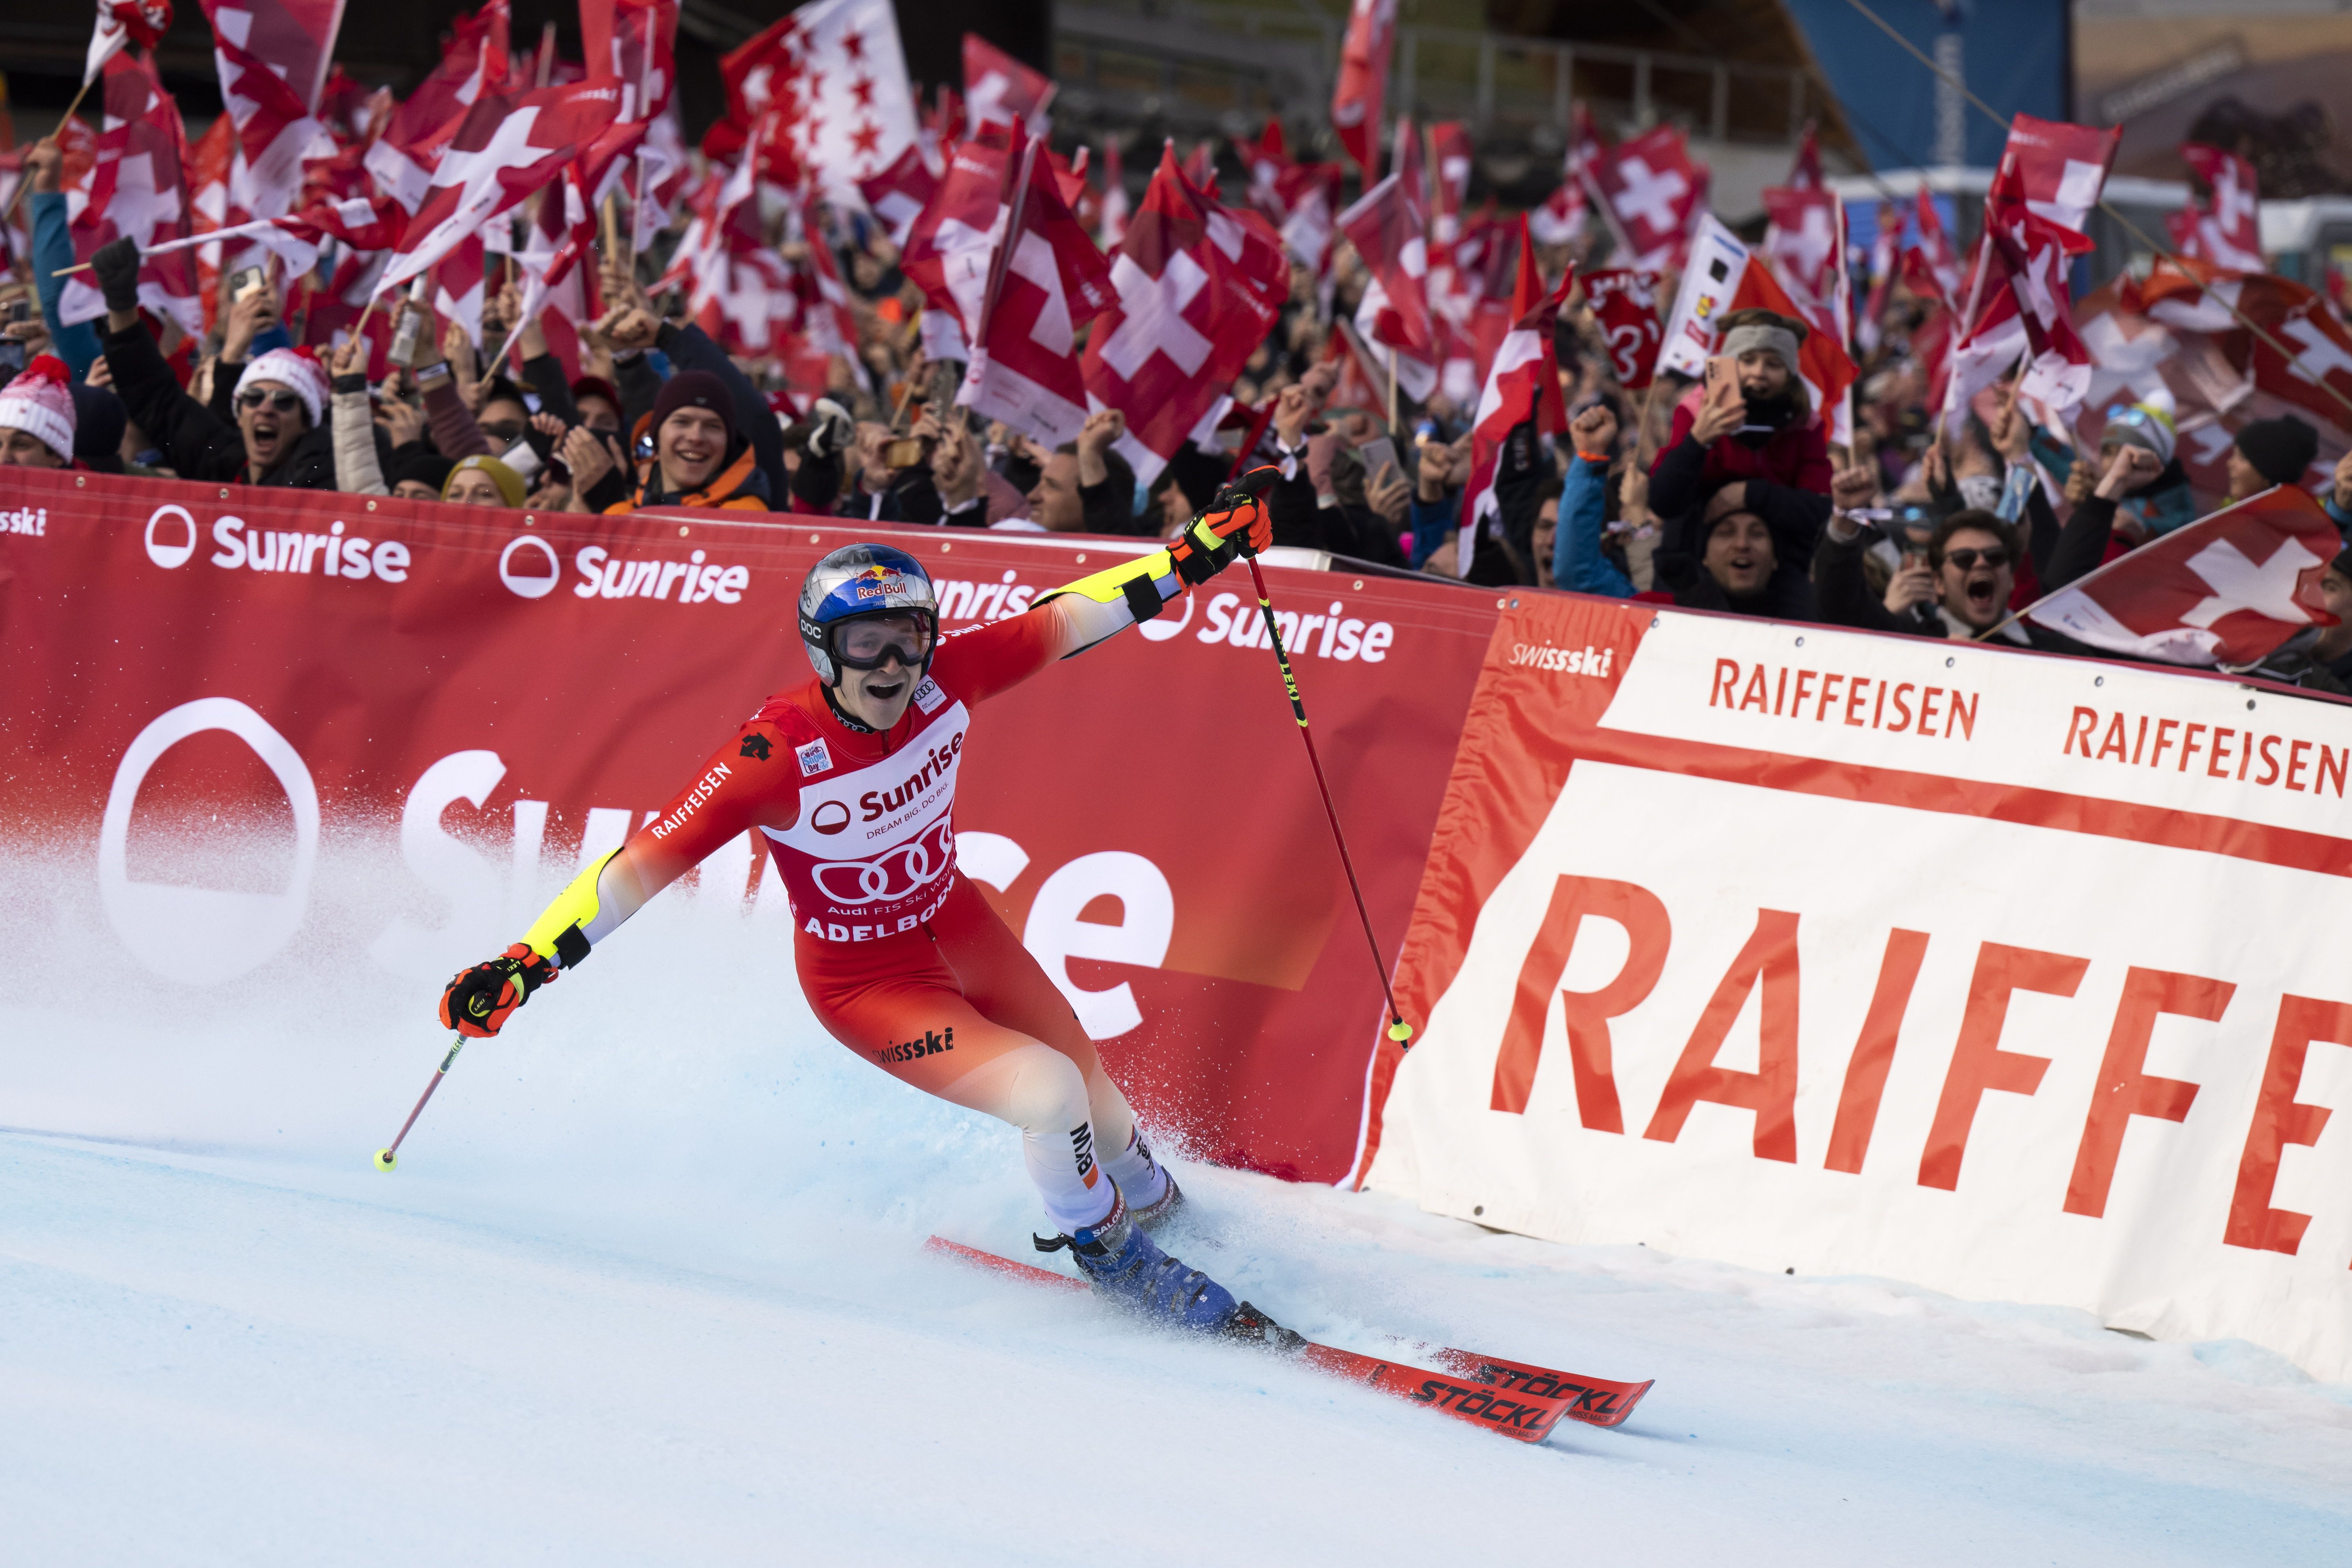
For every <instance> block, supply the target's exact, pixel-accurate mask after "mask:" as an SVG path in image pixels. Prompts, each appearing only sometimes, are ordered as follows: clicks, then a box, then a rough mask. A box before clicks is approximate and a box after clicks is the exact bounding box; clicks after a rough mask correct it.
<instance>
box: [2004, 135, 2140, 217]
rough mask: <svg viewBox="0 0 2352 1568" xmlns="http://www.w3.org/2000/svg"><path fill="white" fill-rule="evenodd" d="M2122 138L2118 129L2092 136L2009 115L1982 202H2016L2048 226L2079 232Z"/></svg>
mask: <svg viewBox="0 0 2352 1568" xmlns="http://www.w3.org/2000/svg"><path fill="white" fill-rule="evenodd" d="M2123 134H2124V133H2123V130H2122V128H2121V127H2120V126H2117V127H2115V128H2113V129H2110V130H2106V131H2095V130H2093V129H2092V128H2091V127H2089V126H2087V125H2069V124H2067V123H2066V122H2065V121H2060V120H2037V119H2035V118H2034V117H2033V116H2032V115H2031V114H2020V115H2015V116H2012V117H2011V120H2010V122H2009V141H2008V142H2007V144H2006V145H2004V146H2003V147H2002V148H2001V153H2000V167H1999V168H1998V169H1996V170H1994V171H1993V183H1992V189H1991V191H1990V193H1989V195H1988V196H1987V199H1988V200H2000V199H2002V198H2003V197H2007V198H2008V199H2011V200H2016V201H2022V202H2023V203H2025V205H2027V206H2028V207H2029V208H2031V209H2032V211H2033V212H2035V213H2037V214H2039V215H2040V216H2042V217H2044V218H2047V219H2048V220H2049V221H2050V222H2052V223H2054V224H2057V225H2058V226H2061V227H2063V228H2073V229H2079V228H2081V227H2082V226H2083V225H2084V222H2085V221H2087V220H2088V219H2089V217H2090V216H2091V209H2092V208H2093V207H2095V206H2096V205H2099V190H2100V187H2102V186H2103V185H2105V184H2106V179H2107V171H2108V169H2110V168H2112V167H2113V166H2114V164H2115V161H2116V146H2117V144H2118V143H2120V142H2122V141H2123Z"/></svg>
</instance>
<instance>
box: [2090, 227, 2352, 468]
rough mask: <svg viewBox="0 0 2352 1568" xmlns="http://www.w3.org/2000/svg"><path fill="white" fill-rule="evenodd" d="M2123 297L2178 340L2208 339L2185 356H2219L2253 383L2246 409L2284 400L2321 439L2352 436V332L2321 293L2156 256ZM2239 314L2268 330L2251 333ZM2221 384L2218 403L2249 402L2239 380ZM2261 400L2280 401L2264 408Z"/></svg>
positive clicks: (2277, 406) (2254, 412) (2192, 359)
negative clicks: (2316, 429) (2338, 434)
mask: <svg viewBox="0 0 2352 1568" xmlns="http://www.w3.org/2000/svg"><path fill="white" fill-rule="evenodd" d="M2121 296H2122V302H2123V303H2124V304H2125V305H2126V307H2127V308H2128V309H2130V310H2137V311H2140V312H2143V313H2145V314H2146V315H2147V317H2148V318H2149V319H2150V320H2152V321H2158V322H2161V323H2162V324H2163V325H2164V326H2165V327H2166V328H2167V329H2168V331H2169V332H2170V333H2171V334H2172V336H2174V337H2175V338H2179V339H2183V340H2187V341H2194V339H2195V338H2198V337H2201V338H2203V339H2204V340H2205V342H2204V343H2201V344H2200V345H2199V347H2200V350H2201V351H2202V352H2201V353H2198V354H2196V355H2189V354H2183V355H2181V356H2180V361H2181V363H2182V365H2183V367H2184V368H2190V369H2194V368H2196V367H2197V366H2198V365H2199V364H2200V363H2203V362H2205V361H2208V360H2209V359H2210V360H2218V361H2219V362H2220V363H2221V365H2222V366H2224V367H2226V368H2227V369H2228V370H2230V371H2232V372H2234V373H2236V374H2237V376H2238V377H2240V378H2242V380H2243V381H2251V382H2252V391H2253V393H2254V394H2255V395H2256V397H2255V399H2254V400H2253V403H2252V404H2250V405H2248V406H2247V407H2246V408H2244V409H2243V410H2242V412H2244V413H2246V414H2248V415H2251V416H2255V417H2262V416H2267V415H2268V414H2270V413H2273V412H2280V411H2283V408H2282V406H2281V405H2284V406H2285V407H2291V408H2292V409H2293V410H2294V412H2296V413H2298V414H2300V415H2301V416H2304V417H2305V419H2306V420H2310V421H2315V422H2317V423H2318V424H2319V428H2320V430H2321V433H2322V435H2323V437H2331V436H2332V435H2333V433H2335V432H2337V431H2342V432H2345V433H2347V434H2352V331H2346V329H2345V325H2344V321H2343V320H2342V319H2341V318H2340V317H2338V316H2337V315H2336V312H2335V311H2334V310H2332V309H2330V308H2329V306H2328V304H2327V301H2326V298H2325V297H2324V296H2322V295H2321V294H2319V293H2318V292H2317V291H2315V290H2314V289H2310V288H2307V287H2305V285H2303V284H2301V283H2297V282H2295V281H2294V279H2290V278H2280V277H2277V276H2275V275H2274V274H2272V273H2267V272H2254V273H2245V272H2229V271H2224V270H2223V269H2221V268H2218V267H2215V266H2213V265H2212V264H2210V262H2202V261H2189V260H2185V259H2184V260H2180V261H2179V262H2174V261H2169V260H2163V259H2159V260H2158V262H2157V263H2156V266H2155V267H2154V268H2153V269H2151V271H2150V272H2149V274H2148V276H2147V278H2146V279H2144V280H2142V281H2141V282H2139V283H2138V284H2137V286H2135V287H2132V288H2128V289H2124V290H2122V291H2121ZM2232 307H2234V308H2235V312H2236V313H2235V314H2232V310H2231V308H2232ZM2239 316H2243V317H2245V318H2246V320H2247V321H2252V322H2253V323H2254V324H2255V325H2256V326H2258V327H2260V328H2262V330H2263V331H2262V333H2261V334H2257V333H2254V332H2250V331H2245V330H2244V327H2243V324H2242V322H2241V321H2239V320H2238V317H2239ZM2192 335H2193V336H2192ZM2273 344H2275V345H2276V346H2275V347H2273ZM2167 357H2170V356H2167ZM2214 391H2215V392H2216V393H2217V394H2219V395H2220V397H2219V399H2218V401H2223V402H2227V403H2229V404H2231V405H2237V404H2240V403H2241V402H2243V401H2245V394H2246V389H2245V388H2244V387H2243V385H2242V384H2236V385H2222V386H2217V387H2215V388H2214ZM2263 400H2273V401H2272V402H2271V403H2270V405H2269V406H2268V407H2263V406H2259V405H2260V404H2261V403H2262V402H2263Z"/></svg>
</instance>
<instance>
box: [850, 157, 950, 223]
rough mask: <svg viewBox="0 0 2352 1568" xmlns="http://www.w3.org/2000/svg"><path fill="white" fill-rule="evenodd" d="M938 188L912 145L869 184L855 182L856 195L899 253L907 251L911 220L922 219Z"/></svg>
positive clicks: (933, 177) (937, 178) (927, 167)
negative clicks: (886, 231) (885, 227)
mask: <svg viewBox="0 0 2352 1568" xmlns="http://www.w3.org/2000/svg"><path fill="white" fill-rule="evenodd" d="M939 188H940V177H939V176H938V175H937V174H932V173H931V170H930V166H929V164H927V163H924V162H923V150H922V149H921V148H920V147H918V146H916V145H915V144H914V143H912V142H909V143H908V146H907V150H906V151H905V152H903V153H899V154H898V162H897V163H892V164H891V165H890V166H889V167H888V168H887V169H885V170H883V171H882V172H881V173H880V174H877V175H875V176H874V177H873V178H872V179H870V180H860V181H858V182H857V190H858V194H859V195H863V196H864V197H865V198H866V205H867V206H869V207H872V208H873V209H874V216H876V217H878V218H880V219H881V220H882V221H883V222H884V223H885V224H887V225H888V226H889V228H890V243H891V244H893V245H895V246H897V247H898V248H900V249H901V250H904V249H905V248H906V247H907V237H908V235H909V234H910V233H912V232H913V231H914V227H915V220H916V219H917V218H919V217H920V216H923V209H924V208H925V207H927V206H929V205H930V201H931V196H932V195H933V194H934V193H936V192H937V191H938V190H939Z"/></svg>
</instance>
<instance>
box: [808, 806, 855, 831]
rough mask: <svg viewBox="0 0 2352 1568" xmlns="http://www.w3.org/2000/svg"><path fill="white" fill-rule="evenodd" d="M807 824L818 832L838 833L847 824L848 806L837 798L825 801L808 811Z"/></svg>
mask: <svg viewBox="0 0 2352 1568" xmlns="http://www.w3.org/2000/svg"><path fill="white" fill-rule="evenodd" d="M809 826H811V827H814V828H815V829H816V830H817V831H818V832H819V833H838V832H840V831H841V830H842V829H843V828H845V827H846V826H849V807H847V806H845V805H842V804H841V802H839V801H837V800H829V801H826V802H825V803H824V805H820V806H818V807H817V808H816V809H815V810H814V811H812V812H810V813H809Z"/></svg>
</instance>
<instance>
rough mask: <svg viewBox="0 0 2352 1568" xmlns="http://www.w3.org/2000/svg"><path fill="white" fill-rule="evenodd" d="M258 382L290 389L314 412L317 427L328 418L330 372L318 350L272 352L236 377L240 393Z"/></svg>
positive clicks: (306, 407) (311, 418) (276, 350)
mask: <svg viewBox="0 0 2352 1568" xmlns="http://www.w3.org/2000/svg"><path fill="white" fill-rule="evenodd" d="M257 381H274V382H277V383H278V384H279V385H281V386H284V387H286V388H288V389H289V390H290V391H291V392H292V393H293V394H294V395H295V396H297V397H299V398H300V399H301V400H302V406H303V407H304V408H305V409H308V410H309V411H310V423H311V424H312V425H313V426H315V425H317V424H318V423H319V422H320V420H322V419H324V418H325V417H326V413H327V394H328V390H329V387H328V382H327V372H326V368H325V367H324V366H323V365H321V364H320V363H319V356H318V353H316V352H315V351H313V350H311V349H309V348H299V349H271V350H270V351H269V352H268V353H266V354H262V355H260V356H259V357H258V358H257V359H255V360H254V361H253V362H252V363H249V364H247V366H246V367H245V374H243V375H240V376H238V377H237V378H236V390H237V391H238V392H239V393H240V394H241V393H243V392H244V391H245V389H246V388H247V387H248V386H251V385H252V384H254V383H255V382H257Z"/></svg>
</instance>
